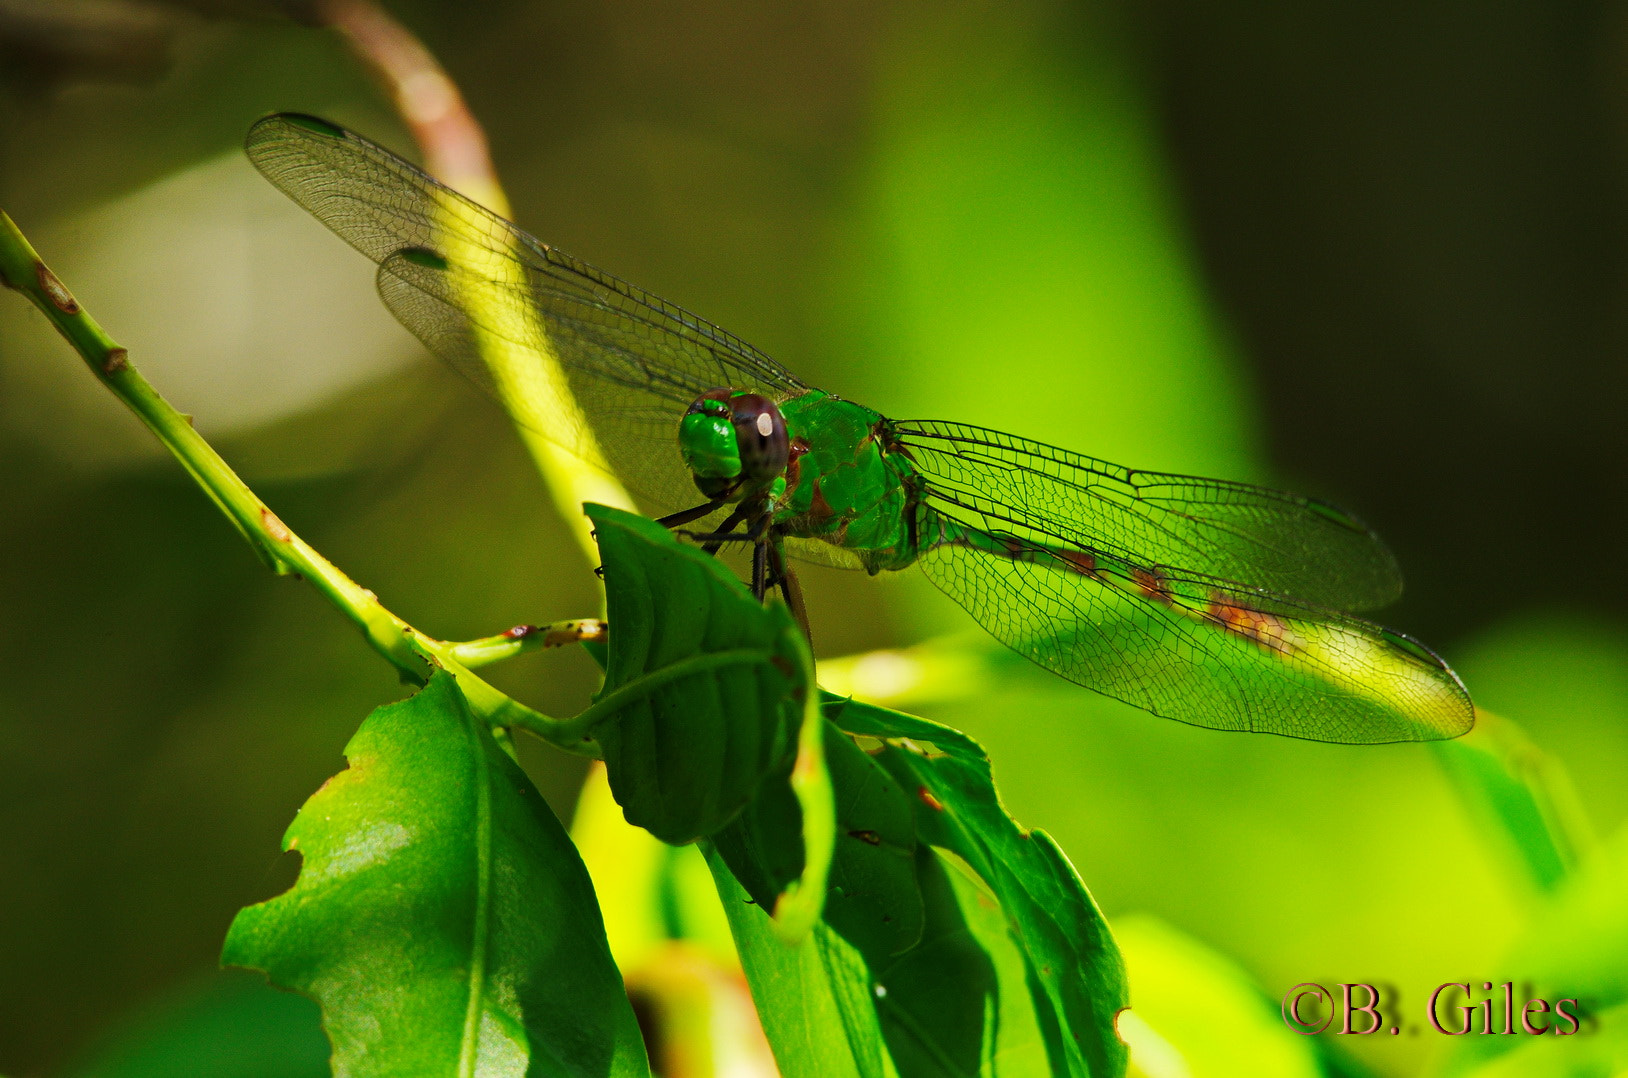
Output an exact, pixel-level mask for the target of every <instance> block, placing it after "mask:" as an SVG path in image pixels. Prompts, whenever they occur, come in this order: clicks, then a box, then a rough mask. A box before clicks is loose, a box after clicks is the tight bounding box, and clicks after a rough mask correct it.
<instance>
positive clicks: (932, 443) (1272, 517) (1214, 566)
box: [894, 421, 1402, 610]
mask: <svg viewBox="0 0 1628 1078" xmlns="http://www.w3.org/2000/svg"><path fill="white" fill-rule="evenodd" d="M894 426H895V430H896V433H897V435H898V437H899V438H900V440H901V441H902V442H903V443H904V444H905V446H906V447H907V448H908V450H909V452H910V456H911V458H912V459H913V460H914V461H915V462H916V464H917V466H918V467H919V468H920V469H921V471H922V472H923V473H924V474H925V475H926V477H927V478H928V481H929V485H930V497H929V504H930V505H931V506H932V507H933V508H934V509H939V510H944V511H948V512H949V513H950V514H951V515H958V514H959V515H960V516H962V517H966V518H969V519H970V520H972V521H973V522H974V523H977V522H979V521H981V520H984V519H987V520H989V521H991V522H992V523H991V525H990V526H991V527H993V528H994V529H995V530H998V531H1010V532H1012V533H1014V534H1017V535H1020V536H1021V535H1024V534H1026V533H1030V532H1032V533H1034V534H1035V535H1037V536H1039V535H1045V536H1047V537H1050V538H1047V539H1044V540H1041V541H1043V542H1061V543H1064V544H1066V545H1067V546H1069V547H1071V548H1073V549H1078V550H1085V551H1093V552H1097V553H1100V554H1102V555H1104V556H1106V557H1108V558H1112V559H1117V560H1118V561H1120V562H1123V563H1126V564H1131V565H1140V566H1145V567H1150V568H1151V567H1154V566H1160V567H1164V568H1165V569H1167V570H1169V571H1171V572H1174V573H1177V574H1179V575H1188V576H1194V577H1207V578H1215V579H1218V580H1221V581H1226V582H1228V583H1229V585H1230V586H1231V587H1234V588H1238V589H1243V590H1246V591H1254V590H1264V591H1268V592H1271V593H1274V594H1276V595H1282V596H1293V597H1294V598H1295V599H1297V600H1299V601H1301V602H1303V603H1307V604H1310V605H1312V606H1317V607H1328V608H1331V609H1337V610H1367V609H1371V608H1374V607H1378V606H1383V605H1385V604H1386V603H1389V602H1392V601H1393V600H1395V599H1396V597H1397V596H1398V595H1400V594H1401V590H1402V577H1401V573H1400V571H1399V570H1398V569H1397V566H1396V560H1395V559H1394V558H1393V557H1392V556H1391V553H1390V551H1388V550H1387V549H1385V547H1384V545H1383V544H1382V543H1381V542H1380V541H1379V539H1378V538H1377V537H1376V536H1375V535H1374V534H1373V533H1372V532H1370V531H1369V530H1368V529H1367V528H1366V527H1364V526H1363V525H1362V523H1361V522H1359V521H1357V520H1356V519H1355V518H1353V517H1352V516H1350V515H1349V514H1347V513H1345V512H1343V511H1342V510H1340V509H1337V508H1335V507H1334V506H1332V505H1329V504H1327V503H1325V502H1320V501H1317V500H1315V499H1312V498H1303V497H1300V496H1298V495H1294V494H1287V493H1284V492H1282V491H1277V490H1269V489H1266V488H1264V487H1256V486H1250V485H1249V484H1247V483H1233V482H1228V481H1226V480H1220V479H1199V478H1195V477H1193V476H1185V475H1170V474H1166V473H1162V472H1146V471H1137V470H1135V469H1131V468H1122V467H1120V466H1119V465H1117V464H1109V463H1108V462H1106V461H1101V460H1096V459H1094V458H1091V457H1086V456H1082V455H1080V454H1078V453H1071V452H1069V451H1068V450H1065V449H1058V448H1056V447H1055V446H1049V445H1044V444H1042V443H1039V442H1031V441H1027V440H1025V439H1022V438H1016V437H1013V436H1012V435H1009V434H1002V433H1000V432H998V431H991V430H985V429H983V428H980V427H972V426H965V425H962V424H957V423H943V422H936V421H928V422H901V423H896V424H895V425H894Z"/></svg>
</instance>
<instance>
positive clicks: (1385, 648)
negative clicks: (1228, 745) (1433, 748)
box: [920, 524, 1475, 744]
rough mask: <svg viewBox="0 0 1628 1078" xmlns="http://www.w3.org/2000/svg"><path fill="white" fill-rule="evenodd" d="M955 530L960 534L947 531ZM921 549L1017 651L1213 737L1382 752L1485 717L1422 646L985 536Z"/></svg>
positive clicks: (1285, 605)
mask: <svg viewBox="0 0 1628 1078" xmlns="http://www.w3.org/2000/svg"><path fill="white" fill-rule="evenodd" d="M949 527H950V528H952V529H953V528H955V527H956V525H954V524H950V525H949ZM972 533H973V535H972V542H978V541H979V540H980V539H982V540H993V541H994V543H995V544H1004V546H1005V550H1006V553H996V552H994V551H993V550H985V549H979V548H978V547H977V546H974V545H964V544H963V543H962V542H952V543H944V544H941V545H938V546H935V547H934V548H932V549H930V550H928V551H926V552H925V553H924V554H923V555H922V557H921V559H920V564H921V567H922V569H923V571H924V572H925V573H926V574H927V576H928V577H929V578H930V579H931V580H932V581H933V583H935V584H937V585H938V586H939V587H940V588H941V589H943V590H944V591H945V592H946V593H947V594H948V595H949V596H950V597H951V598H953V599H955V600H956V601H957V602H958V603H960V604H961V605H962V606H964V607H966V608H967V610H968V611H969V612H970V613H971V614H972V615H973V617H974V618H976V619H977V620H978V622H979V623H980V624H982V625H983V626H984V627H985V628H986V629H988V630H989V631H990V632H991V633H993V634H994V635H995V637H996V638H997V639H999V640H1001V641H1002V642H1004V643H1006V644H1008V645H1010V646H1011V647H1012V648H1013V649H1014V650H1016V651H1017V652H1019V653H1020V654H1022V655H1025V656H1027V657H1028V658H1030V659H1032V660H1033V661H1034V662H1036V663H1038V664H1040V665H1041V666H1043V667H1045V668H1046V669H1048V670H1051V671H1054V672H1055V673H1058V674H1060V675H1062V676H1063V677H1065V678H1067V679H1068V680H1070V681H1073V682H1076V683H1077V684H1080V685H1084V686H1086V687H1087V688H1090V689H1095V690H1096V691H1098V692H1101V693H1104V694H1106V695H1108V696H1112V697H1115V698H1116V699H1119V700H1124V701H1125V702H1127V703H1130V704H1134V705H1135V706H1137V707H1140V708H1144V709H1146V710H1148V711H1151V712H1153V713H1154V714H1155V715H1161V716H1163V717H1165V718H1169V719H1175V720H1177V721H1179V722H1185V723H1189V724H1191V725H1194V726H1204V727H1208V728H1210V729H1214V730H1240V731H1252V732H1258V733H1273V734H1282V735H1284V736H1287V737H1298V738H1305V739H1307V740H1311V741H1329V742H1336V743H1340V744H1377V743H1383V742H1390V741H1430V740H1436V739H1439V738H1449V737H1456V736H1458V735H1459V734H1462V733H1464V732H1465V731H1466V730H1468V729H1469V728H1470V727H1471V726H1472V725H1473V724H1474V719H1475V712H1474V709H1473V707H1472V706H1471V704H1470V698H1469V695H1468V694H1467V693H1466V692H1465V690H1464V686H1463V685H1462V684H1461V683H1460V682H1459V680H1458V678H1457V676H1455V675H1454V674H1453V672H1452V671H1451V670H1450V669H1448V667H1447V666H1446V664H1444V663H1443V662H1442V661H1441V660H1440V659H1439V658H1437V657H1436V656H1435V655H1434V654H1433V653H1431V652H1430V651H1429V650H1428V649H1426V648H1425V647H1424V646H1423V645H1421V644H1419V643H1417V642H1416V641H1413V640H1411V639H1409V638H1407V637H1404V636H1401V635H1400V634H1397V633H1393V632H1391V631H1389V630H1387V629H1383V628H1380V627H1379V626H1377V625H1373V624H1370V623H1368V622H1365V621H1360V620H1358V619H1356V618H1350V617H1346V616H1344V615H1341V614H1336V613H1332V612H1330V611H1325V610H1319V609H1316V608H1313V607H1308V606H1303V605H1300V604H1297V603H1294V602H1291V601H1289V600H1285V599H1282V598H1279V597H1275V596H1269V595H1265V594H1260V593H1240V592H1238V591H1236V590H1229V588H1228V585H1226V583H1225V582H1222V581H1216V580H1210V579H1205V578H1201V577H1180V576H1176V575H1170V574H1153V573H1150V572H1149V571H1146V570H1137V569H1134V568H1131V567H1128V566H1124V565H1114V564H1110V563H1107V562H1104V561H1098V562H1097V563H1096V565H1095V566H1094V567H1093V568H1092V569H1091V570H1090V571H1085V570H1084V569H1082V568H1081V563H1080V561H1079V560H1078V558H1064V557H1058V556H1056V555H1055V554H1053V553H1050V552H1043V551H1041V550H1038V549H1035V548H1033V547H1026V546H1025V544H1024V543H1023V542H1022V541H1020V540H1016V539H1014V538H1013V537H1011V536H1010V535H1009V534H1008V533H1002V532H992V533H981V535H980V534H979V533H977V530H976V529H972Z"/></svg>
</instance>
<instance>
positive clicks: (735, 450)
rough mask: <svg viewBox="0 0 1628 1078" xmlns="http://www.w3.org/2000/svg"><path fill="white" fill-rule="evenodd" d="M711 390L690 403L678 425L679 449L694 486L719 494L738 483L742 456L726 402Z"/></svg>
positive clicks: (711, 494) (709, 495)
mask: <svg viewBox="0 0 1628 1078" xmlns="http://www.w3.org/2000/svg"><path fill="white" fill-rule="evenodd" d="M717 392H718V391H717V390H714V391H713V393H709V394H707V395H706V396H704V397H702V398H700V399H699V400H697V401H696V402H695V403H694V404H692V405H690V407H689V410H688V411H687V412H685V413H684V418H683V419H682V420H681V421H680V422H679V424H678V451H679V453H680V454H681V455H682V456H683V457H684V466H685V467H686V468H688V469H689V470H690V474H691V475H692V476H694V477H695V485H696V486H698V487H700V488H701V491H702V493H704V494H706V495H707V497H709V498H712V497H718V496H719V495H722V494H724V493H726V492H728V490H729V489H730V488H731V487H733V486H736V485H738V484H739V481H740V474H741V456H740V446H739V442H738V440H737V439H736V437H735V424H734V422H733V421H732V419H731V416H730V409H729V405H728V404H727V403H725V402H724V401H723V400H720V399H718V397H717V396H715V395H714V394H716V393H717Z"/></svg>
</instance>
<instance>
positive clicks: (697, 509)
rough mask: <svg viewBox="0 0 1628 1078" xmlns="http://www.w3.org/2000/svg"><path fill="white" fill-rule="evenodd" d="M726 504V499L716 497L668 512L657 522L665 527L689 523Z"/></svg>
mask: <svg viewBox="0 0 1628 1078" xmlns="http://www.w3.org/2000/svg"><path fill="white" fill-rule="evenodd" d="M726 504H728V503H727V501H726V500H725V499H723V498H714V499H712V500H711V501H710V502H703V503H701V504H700V505H694V506H691V507H690V508H688V509H680V510H679V511H678V512H676V513H668V514H667V515H666V516H664V517H658V518H657V520H656V523H657V524H660V525H661V526H662V527H663V528H676V527H678V526H679V525H681V524H688V523H689V522H690V521H692V520H700V519H701V518H702V517H704V516H706V515H707V514H709V513H713V512H716V511H717V510H719V509H721V508H723V507H724V506H725V505H726Z"/></svg>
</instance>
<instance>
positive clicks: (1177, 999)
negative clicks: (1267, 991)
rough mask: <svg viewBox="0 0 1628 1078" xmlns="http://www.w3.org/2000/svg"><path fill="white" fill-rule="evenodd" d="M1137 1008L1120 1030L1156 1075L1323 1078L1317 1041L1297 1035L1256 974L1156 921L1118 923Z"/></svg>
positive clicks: (1144, 1065) (1124, 1018)
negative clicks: (1252, 977) (1259, 984)
mask: <svg viewBox="0 0 1628 1078" xmlns="http://www.w3.org/2000/svg"><path fill="white" fill-rule="evenodd" d="M1114 935H1115V936H1116V937H1117V939H1118V941H1119V946H1120V949H1121V951H1122V952H1123V953H1124V956H1125V966H1126V969H1127V971H1128V972H1129V974H1130V984H1131V989H1132V995H1133V998H1134V999H1135V1001H1136V1005H1135V1008H1134V1010H1131V1011H1128V1012H1126V1013H1125V1014H1124V1015H1122V1016H1121V1018H1120V1023H1119V1028H1120V1031H1121V1032H1122V1033H1123V1034H1124V1036H1125V1040H1126V1042H1127V1043H1129V1044H1130V1046H1131V1058H1132V1060H1133V1061H1135V1063H1136V1064H1137V1065H1138V1066H1139V1067H1141V1069H1142V1070H1143V1071H1144V1072H1146V1073H1148V1074H1202V1075H1206V1076H1210V1078H1232V1076H1234V1075H1236V1076H1238V1078H1319V1076H1320V1075H1322V1074H1323V1068H1322V1066H1321V1065H1320V1064H1319V1063H1318V1059H1317V1053H1316V1044H1315V1042H1314V1038H1311V1037H1303V1036H1300V1035H1299V1034H1296V1033H1293V1032H1290V1030H1289V1029H1288V1028H1287V1027H1286V1026H1285V1025H1284V1022H1283V1016H1282V1014H1281V1013H1280V1011H1279V1008H1278V1005H1277V1004H1276V1003H1274V1002H1269V1001H1268V1000H1267V998H1266V996H1265V995H1264V994H1263V993H1262V992H1261V991H1260V989H1259V988H1258V987H1257V986H1256V985H1255V984H1254V982H1253V981H1251V980H1250V978H1249V976H1248V974H1246V973H1245V972H1244V971H1243V970H1241V969H1239V968H1238V967H1237V966H1236V965H1234V964H1233V963H1232V962H1230V961H1229V960H1228V959H1226V958H1224V957H1223V956H1221V955H1219V954H1217V953H1216V952H1214V951H1212V950H1210V949H1209V948H1207V947H1205V946H1204V945H1203V944H1201V943H1199V942H1198V941H1197V940H1195V939H1192V938H1191V937H1189V936H1186V935H1183V934H1182V933H1180V932H1178V931H1176V930H1175V929H1174V928H1171V927H1170V926H1169V925H1167V924H1165V923H1164V922H1163V921H1160V920H1159V919H1158V918H1156V917H1152V916H1148V915H1145V914H1143V915H1133V916H1130V917H1126V918H1123V919H1121V918H1115V919H1114Z"/></svg>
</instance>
